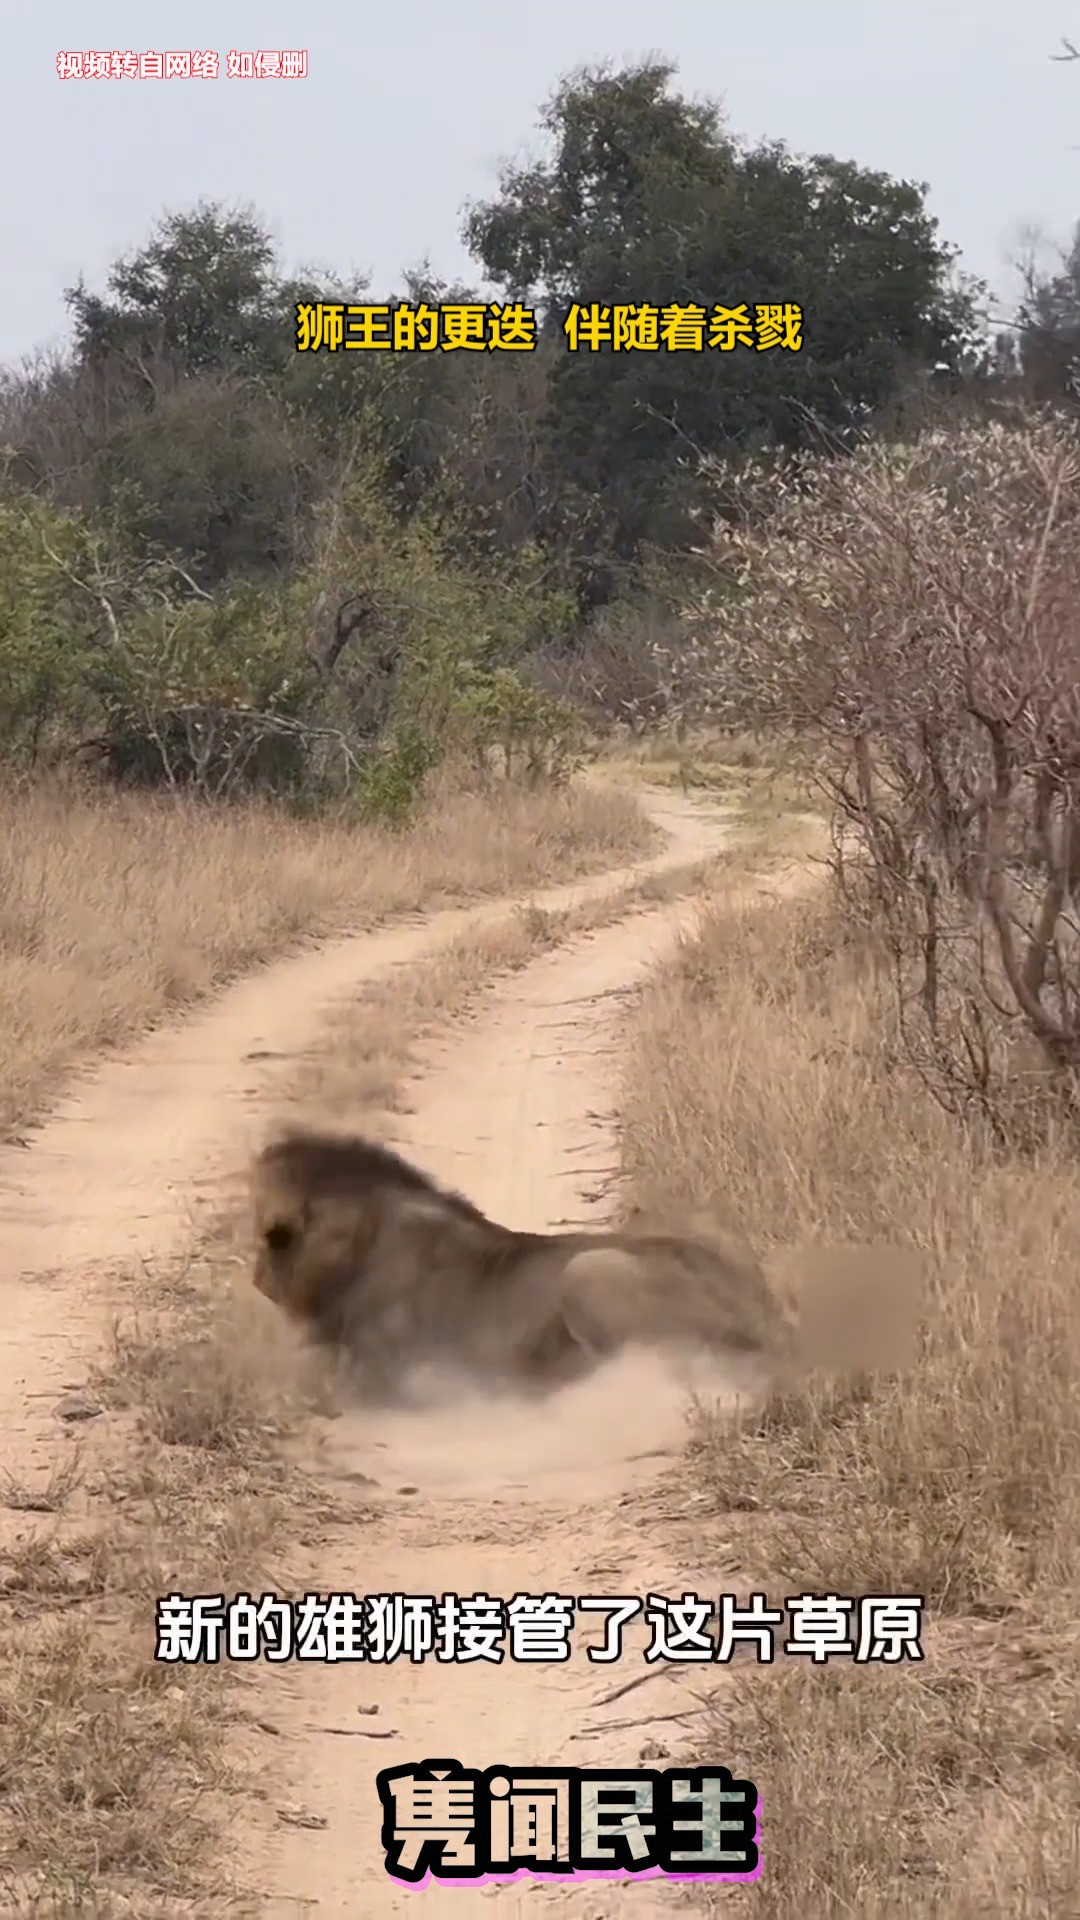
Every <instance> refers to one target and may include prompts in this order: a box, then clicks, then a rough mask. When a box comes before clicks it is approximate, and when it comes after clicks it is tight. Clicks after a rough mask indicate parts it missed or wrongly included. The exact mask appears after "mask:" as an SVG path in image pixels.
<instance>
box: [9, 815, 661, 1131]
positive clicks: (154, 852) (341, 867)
mask: <svg viewBox="0 0 1080 1920" xmlns="http://www.w3.org/2000/svg"><path fill="white" fill-rule="evenodd" d="M654 838H655V836H654V833H653V830H652V828H651V826H650V825H649V823H648V822H647V820H646V819H645V816H644V815H643V813H642V812H641V810H640V808H639V807H638V806H637V804H636V802H635V800H634V799H633V797H632V796H631V795H629V794H627V793H626V792H624V791H621V790H619V789H617V788H614V787H608V786H606V785H604V786H597V785H592V784H581V785H575V786H573V787H571V788H569V789H548V790H544V791H539V792H531V793H530V792H526V791H524V790H522V789H518V788H516V787H511V786H507V785H506V784H501V783H496V784H495V785H494V786H493V787H492V789H491V790H490V791H489V792H487V793H483V794H481V793H477V792H469V791H467V790H462V789H461V788H460V787H455V786H454V785H453V783H452V781H450V780H449V779H446V780H444V781H443V783H442V785H441V787H440V788H438V789H437V790H435V791H433V792H432V793H431V794H430V796H429V803H428V807H427V811H426V813H425V814H424V816H423V818H422V819H421V820H420V821H419V823H418V824H417V826H416V827H415V828H414V829H413V830H411V831H410V832H408V833H397V834H395V833H391V832H389V831H380V830H378V829H375V828H360V827H354V826H347V825H345V824H343V823H340V822H334V821H327V820H311V821H304V820H296V819H292V818H289V817H287V816H284V815H283V814H282V813H280V812H279V811H275V810H272V809H269V808H267V807H260V806H251V807H247V808H229V809H226V810H221V811H214V810H209V809H197V808H194V807H192V806H188V805H185V804H183V803H182V802H176V801H173V800H167V799H146V798H136V797H131V796H126V797H125V796H117V795H115V794H105V793H101V792H96V791H93V790H91V789H87V788H80V787H62V788H61V787H58V788H46V787H40V786H35V787H27V788H10V787H9V788H6V789H3V790H2V791H0V1032H2V1034H3V1040H2V1041H0V1066H2V1069H3V1071H2V1073H0V1135H2V1134H3V1133H5V1132H10V1130H11V1129H12V1128H14V1127H18V1126H21V1125H24V1124H25V1123H26V1122H27V1121H29V1120H31V1119H33V1118H34V1117H36V1116H37V1115H39V1114H40V1113H41V1111H42V1109H43V1105H44V1103H45V1102H46V1100H47V1099H48V1098H49V1097H51V1095H52V1094H53V1093H54V1092H55V1090H56V1089H57V1087H58V1086H59V1085H60V1083H61V1081H62V1080H63V1078H64V1077H65V1076H66V1075H68V1074H69V1073H70V1072H71V1070H72V1068H73V1066H75V1065H76V1064H81V1063H82V1062H83V1061H84V1060H85V1059H86V1057H87V1055H88V1054H91V1053H93V1052H94V1051H96V1050H98V1049H101V1048H105V1047H109V1046H112V1045H114V1044H116V1043H117V1042H119V1041H121V1040H124V1039H126V1038H128V1037H129V1036H130V1035H131V1034H132V1033H134V1032H136V1031H138V1030H139V1029H142V1028H145V1027H147V1026H148V1025H150V1024H152V1023H153V1022H154V1021H155V1020H157V1019H158V1018H160V1017H161V1015H163V1014H165V1013H167V1012H168V1011H170V1010H171V1009H175V1008H178V1007H182V1006H184V1005H186V1004H188V1003H189V1002H191V1001H193V1000H195V999H197V998H198V997H199V996H200V995H201V994H204V993H206V992H207V991H209V990H210V989H212V988H213V987H215V986H219V985H220V984H222V983H223V982H224V981H226V980H227V979H229V978H230V977H231V976H233V975H235V974H237V973H239V972H241V971H242V970H243V969H244V968H246V967H250V966H251V965H253V964H254V963H256V962H257V961H260V960H263V959H266V958H268V957H269V956H270V955H272V954H274V953H278V952H281V951H283V950H284V949H286V948H288V947H290V946H294V945H297V944H299V943H300V942H301V941H304V940H308V939H311V938H313V937H318V936H320V935H325V934H327V933H330V932H332V931H334V930H339V929H343V928H351V927H362V926H371V925H373V924H375V923H376V922H378V921H380V920H385V919H389V918H391V917H394V916H397V915H402V914H408V913H413V912H417V911H419V910H421V909H424V910H427V911H430V910H431V909H433V908H434V907H437V906H439V905H445V904H447V903H449V902H454V901H460V900H464V899H467V898H471V897H474V896H480V895H484V894H489V895H490V894H498V893H509V892H513V891H515V890H523V889H525V888H529V887H533V886H538V885H542V884H543V883H544V882H547V881H551V880H552V879H554V878H569V877H570V876H571V875H573V874H574V873H584V872H587V871H591V870H595V869H597V868H600V867H603V866H605V865H612V864H614V862H615V861H616V860H618V859H621V858H624V857H632V856H634V855H637V854H639V853H644V852H647V851H648V850H649V848H650V847H651V845H652V844H653V841H654Z"/></svg>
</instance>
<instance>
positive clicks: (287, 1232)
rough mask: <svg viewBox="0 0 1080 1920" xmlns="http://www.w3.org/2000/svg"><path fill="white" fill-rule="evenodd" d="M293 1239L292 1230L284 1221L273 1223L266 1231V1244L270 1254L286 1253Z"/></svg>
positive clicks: (294, 1236)
mask: <svg viewBox="0 0 1080 1920" xmlns="http://www.w3.org/2000/svg"><path fill="white" fill-rule="evenodd" d="M295 1238H296V1235H295V1233H294V1232H293V1230H292V1228H291V1227H290V1226H289V1225H288V1224H287V1222H286V1221H284V1220H278V1221H275V1223H274V1225H273V1226H272V1227H267V1229H266V1244H267V1246H268V1247H269V1249H270V1251H271V1253H285V1252H287V1251H288V1249H289V1247H291V1246H292V1243H293V1241H294V1240H295Z"/></svg>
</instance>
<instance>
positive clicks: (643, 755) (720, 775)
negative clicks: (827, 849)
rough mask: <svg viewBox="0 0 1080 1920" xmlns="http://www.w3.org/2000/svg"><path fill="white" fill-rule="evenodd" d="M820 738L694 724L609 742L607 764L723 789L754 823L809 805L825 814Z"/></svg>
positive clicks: (666, 780) (686, 788)
mask: <svg viewBox="0 0 1080 1920" xmlns="http://www.w3.org/2000/svg"><path fill="white" fill-rule="evenodd" d="M819 761H820V754H819V750H818V747H817V745H816V743H808V741H807V740H806V739H805V738H800V739H799V740H791V739H784V738H781V737H780V736H779V735H777V734H753V733H747V732H740V733H735V732H730V731H719V730H717V729H716V728H705V727H693V728H691V727H688V728H684V729H681V730H678V731H676V730H661V731H656V732H653V733H650V734H649V735H647V736H645V737H644V738H640V739H635V740H629V741H627V740H624V741H621V742H619V743H618V744H609V745H608V746H607V747H606V749H605V750H604V753H603V756H602V759H601V762H600V764H601V766H604V767H607V768H609V769H611V770H612V771H618V770H628V771H633V772H636V773H637V774H638V775H641V774H644V775H646V776H647V778H648V779H649V780H650V782H652V783H654V784H655V785H658V786H669V787H678V788H679V789H680V790H681V791H682V792H683V793H688V792H690V791H691V790H693V789H695V788H697V789H701V790H704V791H706V792H711V793H723V794H724V795H725V796H726V797H728V798H730V799H732V800H735V801H737V802H738V805H739V808H740V811H741V812H742V813H743V814H744V815H745V816H746V817H747V819H748V821H750V822H752V823H756V822H760V821H764V822H775V821H777V820H778V819H779V818H780V816H782V815H788V816H789V815H791V814H792V813H798V812H799V811H800V809H806V810H808V811H809V812H811V813H813V814H818V813H820V810H821V807H822V804H823V800H822V790H821V787H820V785H819V783H818V779H817V773H818V767H819Z"/></svg>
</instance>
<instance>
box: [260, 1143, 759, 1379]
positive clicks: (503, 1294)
mask: <svg viewBox="0 0 1080 1920" xmlns="http://www.w3.org/2000/svg"><path fill="white" fill-rule="evenodd" d="M252 1190H253V1201H254V1224H255V1239H256V1253H255V1270H254V1280H255V1285H256V1287H257V1288H258V1289H259V1291H260V1292H261V1293H263V1294H265V1295H266V1297H267V1298H268V1299H270V1300H273V1301H275V1302H276V1303H277V1304H278V1305H279V1306H280V1307H282V1308H283V1309H284V1310H285V1311H286V1312H287V1313H288V1314H289V1315H290V1316H291V1317H292V1318H293V1319H294V1320H296V1321H297V1322H299V1323H300V1324H301V1325H303V1326H304V1327H305V1329H306V1330H307V1331H308V1333H309V1334H310V1335H311V1336H312V1337H313V1339H314V1340H315V1341H316V1342H318V1343H319V1344H320V1345H322V1346H323V1347H325V1348H328V1349H330V1350H331V1351H332V1352H334V1353H335V1354H337V1355H338V1356H339V1357H340V1358H342V1359H343V1360H345V1361H347V1363H348V1364H349V1366H350V1370H352V1371H354V1372H355V1373H356V1374H357V1375H358V1376H359V1378H360V1379H361V1380H362V1381H363V1383H364V1385H365V1386H366V1388H367V1389H368V1390H369V1391H372V1392H386V1391H387V1390H392V1389H393V1388H394V1387H395V1386H396V1385H399V1384H400V1380H401V1377H402V1376H403V1375H404V1373H405V1372H406V1371H407V1370H409V1369H410V1368H412V1367H414V1366H416V1365H418V1364H422V1363H429V1364H430V1363H433V1362H440V1361H441V1362H450V1363H452V1364H454V1365H456V1366H457V1367H459V1368H461V1369H463V1370H465V1371H467V1372H469V1373H471V1374H473V1375H475V1376H480V1377H483V1378H484V1379H486V1380H488V1381H489V1382H491V1383H503V1384H506V1383H512V1384H513V1385H514V1386H515V1387H517V1388H519V1389H520V1388H527V1389H531V1390H534V1391H547V1390H549V1389H551V1388H553V1387H555V1386H558V1385H560V1384H563V1383H565V1382H568V1381H570V1380H572V1379H575V1378H577V1377H580V1376H581V1375H583V1374H585V1373H587V1372H589V1371H590V1370H591V1369H592V1368H593V1367H594V1366H595V1365H596V1364H597V1363H598V1362H599V1361H600V1360H601V1359H603V1358H605V1357H606V1356H608V1355H610V1354H613V1353H615V1352H616V1351H617V1350H618V1349H619V1348H620V1347H622V1346H624V1345H626V1344H627V1343H630V1342H635V1341H640V1342H649V1343H654V1344H666V1345H679V1346H684V1347H695V1348H701V1347H705V1348H708V1349H711V1350H712V1351H713V1352H719V1353H720V1354H727V1355H731V1356H732V1357H733V1358H735V1357H739V1358H741V1359H743V1360H748V1361H755V1360H756V1361H758V1362H764V1363H766V1364H767V1363H768V1362H770V1361H775V1360H777V1359H778V1358H779V1357H780V1355H781V1354H782V1353H783V1352H784V1350H785V1348H786V1341H787V1327H786V1323H785V1321H784V1318H783V1315H782V1314H781V1312H780V1309H779V1307H778V1305H777V1303H776V1301H775V1300H774V1299H773V1296H772V1294H771V1293H770V1290H769V1287H768V1285H767V1283H766V1281H765V1278H764V1275H763V1274H762V1272H761V1271H760V1269H759V1268H758V1266H757V1265H756V1263H755V1262H753V1261H752V1260H751V1259H749V1258H746V1259H743V1258H740V1257H739V1256H737V1255H735V1254H734V1253H732V1252H730V1251H726V1250H722V1249H721V1248H720V1247H719V1246H717V1245H716V1244H712V1243H710V1240H709V1238H708V1237H707V1235H706V1234H705V1233H704V1231H691V1232H690V1233H688V1234H686V1235H675V1234H659V1233H656V1234H653V1233H634V1232H622V1233H519V1232H516V1231H515V1230H514V1229H512V1228H510V1227H504V1226H500V1225H499V1224H498V1223H497V1222H495V1221H493V1220H489V1219H488V1218H487V1217H486V1216H485V1215H484V1214H483V1213H481V1212H480V1210H479V1209H478V1208H477V1207H475V1206H473V1205H472V1203H471V1202H470V1201H468V1200H466V1199H465V1198H464V1197H463V1196H462V1195H461V1194H458V1193H453V1192H449V1191H446V1190H444V1189H443V1188H441V1187H439V1186H437V1185H436V1183H435V1182H434V1181H433V1180H431V1179H429V1178H428V1176H427V1175H426V1174H425V1173H422V1172H421V1171H420V1169H419V1168H418V1167H415V1166H413V1165H411V1164H410V1163H409V1162H408V1161H406V1160H403V1159H402V1158H401V1157H400V1156H399V1155H398V1154H396V1153H392V1152H390V1151H389V1150H388V1149H387V1148H385V1147H381V1146H377V1145H375V1144H374V1143H373V1142H371V1141H369V1140H366V1139H362V1138H356V1137H350V1138H342V1137H340V1136H337V1135H333V1134H321V1133H316V1132H310V1131H307V1130H305V1129H293V1130H290V1131H289V1132H287V1133H285V1134H284V1135H283V1136H282V1137H280V1138H278V1139H276V1140H274V1141H273V1142H271V1143H270V1144H269V1145H268V1146H266V1147H265V1148H264V1149H263V1151H262V1152H261V1153H260V1154H259V1156H258V1157H257V1159H256V1161H255V1166H254V1171H253V1179H252Z"/></svg>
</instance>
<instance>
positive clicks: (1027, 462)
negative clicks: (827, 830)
mask: <svg viewBox="0 0 1080 1920" xmlns="http://www.w3.org/2000/svg"><path fill="white" fill-rule="evenodd" d="M742 485H743V491H744V507H745V510H744V512H743V513H742V514H741V515H740V516H739V518H738V519H737V520H736V521H735V523H734V524H733V523H732V522H731V521H725V522H723V523H718V524H717V525H716V526H715V527H714V528H713V530H712V532H711V535H710V538H709V541H708V543H707V548H706V552H707V555H708V559H709V561H710V563H711V568H712V572H713V579H714V582H715V585H714V586H712V587H710V588H709V589H708V590H707V591H706V592H705V593H704V594H703V595H702V596H701V597H700V598H699V600H698V603H697V604H696V605H695V606H694V607H693V608H692V609H691V610H690V613H689V616H688V617H689V636H690V638H689V644H688V647H687V650H686V654H685V656H684V659H683V663H682V672H683V677H684V689H683V697H684V699H686V698H690V697H693V698H695V699H696V701H697V704H698V706H699V708H703V709H704V710H705V711H706V712H708V713H709V714H710V715H711V716H713V717H716V718H720V719H723V720H725V721H732V720H734V721H736V722H738V721H740V720H744V719H745V717H746V713H747V712H748V711H749V712H752V713H753V714H754V716H755V719H756V720H757V721H758V723H762V722H765V723H772V724H777V723H779V724H786V725H788V726H796V727H799V728H803V729H810V730H812V731H813V732H814V733H816V734H817V735H818V736H819V737H821V738H823V739H824V741H825V742H826V749H827V759H828V763H829V766H830V768H831V771H830V773H829V774H828V775H827V776H826V778H827V784H828V787H829V790H830V793H831V797H832V800H833V802H834V805H835V833H834V848H835V871H836V876H837V879H838V881H839V883H840V884H841V885H842V886H843V887H844V888H845V890H846V893H847V897H848V899H849V901H850V902H851V903H852V904H853V905H855V906H857V907H858V908H859V910H860V911H861V912H863V913H865V914H868V915H869V917H870V919H871V920H872V922H873V923H874V924H875V925H876V926H877V927H878V929H879V930H880V931H881V932H882V933H883V934H884V936H885V941H886V947H887V951H888V954H889V956H890V960H891V964H892V966H893V968H894V971H895V978H896V984H897V991H898V997H899V1006H900V1011H901V1015H902V1026H903V1032H904V1035H905V1039H906V1044H907V1048H908V1051H909V1054H910V1057H911V1058H913V1059H914V1061H915V1063H916V1065H917V1066H918V1068H919V1070H920V1071H921V1072H922V1074H923V1075H924V1077H925V1079H926V1081H927V1083H928V1084H929V1086H930V1087H931V1089H932V1091H933V1092H934V1093H935V1095H936V1097H937V1098H939V1099H940V1100H941V1101H942V1102H943V1104H945V1105H946V1106H947V1107H948V1108H949V1109H950V1110H952V1111H955V1112H962V1113H963V1114H964V1115H965V1117H967V1118H969V1119H975V1120H977V1121H978V1122H980V1123H983V1124H985V1125H986V1126H987V1127H988V1128H989V1130H990V1134H991V1136H992V1137H994V1138H997V1139H998V1140H1004V1139H1005V1138H1006V1137H1008V1138H1009V1139H1010V1140H1012V1141H1013V1142H1014V1143H1015V1142H1016V1140H1017V1139H1018V1138H1021V1137H1028V1138H1032V1137H1033V1135H1032V1131H1031V1130H1032V1128H1034V1130H1035V1135H1036V1136H1038V1137H1042V1136H1043V1135H1044V1133H1045V1128H1046V1125H1047V1123H1048V1121H1049V1120H1051V1119H1053V1120H1054V1121H1055V1122H1060V1121H1061V1120H1062V1119H1067V1121H1068V1123H1069V1124H1070V1125H1073V1124H1075V1123H1076V1122H1077V1120H1080V927H1078V923H1077V898H1078V890H1080V817H1078V816H1080V538H1078V535H1080V431H1078V429H1077V428H1076V426H1075V425H1073V424H1070V423H1068V422H1066V421H1064V420H1062V419H1060V418H1055V417H1053V416H1052V415H1049V414H1045V413H1035V412H1032V411H1019V410H1018V411H1017V412H1016V413H1015V414H1014V415H1012V416H1011V417H1010V418H1009V419H1008V420H1005V421H1000V422H995V423H994V424H991V425H985V424H984V425H971V426H968V427H965V428H962V429H961V430H959V431H951V432H949V433H945V432H943V431H940V430H938V431H930V432H926V433H923V434H921V435H920V436H919V437H918V438H916V439H914V440H912V441H910V442H908V443H906V444H900V445H892V446H882V445H866V446H865V447H863V448H861V449H860V450H859V451H858V452H857V453H856V454H854V455H853V456H851V457H848V458H824V457H823V458H818V459H815V460H812V461H806V460H803V461H802V462H801V463H800V464H799V465H798V466H797V467H796V466H794V465H790V466H788V467H786V468H777V467H776V466H775V465H774V466H771V467H766V466H764V465H763V466H762V467H761V469H760V470H759V471H758V472H756V473H755V472H749V473H748V474H747V475H746V477H745V480H744V481H743V483H742ZM765 492H767V493H769V494H771V496H772V499H773V506H772V510H771V512H770V513H768V514H767V515H766V516H765V518H764V519H762V517H761V512H760V507H761V501H760V498H759V496H760V495H761V494H762V493H765Z"/></svg>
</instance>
